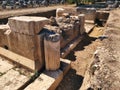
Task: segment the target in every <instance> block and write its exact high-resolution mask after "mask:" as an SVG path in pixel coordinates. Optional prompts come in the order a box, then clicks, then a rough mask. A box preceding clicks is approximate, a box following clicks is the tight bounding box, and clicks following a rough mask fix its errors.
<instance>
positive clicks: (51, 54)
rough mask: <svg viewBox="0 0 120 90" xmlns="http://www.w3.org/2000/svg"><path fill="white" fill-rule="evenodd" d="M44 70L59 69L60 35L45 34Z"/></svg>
mask: <svg viewBox="0 0 120 90" xmlns="http://www.w3.org/2000/svg"><path fill="white" fill-rule="evenodd" d="M44 50H45V67H46V70H57V69H59V67H60V34H47V35H46V36H45V39H44Z"/></svg>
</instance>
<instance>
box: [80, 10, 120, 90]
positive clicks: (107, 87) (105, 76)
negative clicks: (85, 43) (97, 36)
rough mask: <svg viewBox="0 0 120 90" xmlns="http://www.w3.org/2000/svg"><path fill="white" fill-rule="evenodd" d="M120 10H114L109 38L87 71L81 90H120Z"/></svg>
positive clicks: (110, 21)
mask: <svg viewBox="0 0 120 90" xmlns="http://www.w3.org/2000/svg"><path fill="white" fill-rule="evenodd" d="M119 12H120V9H117V10H113V11H111V13H110V16H109V19H108V21H107V25H106V30H105V32H104V34H105V35H106V36H108V38H106V39H104V40H103V41H102V46H101V47H100V48H98V49H97V52H96V55H95V56H94V58H93V62H92V63H91V65H90V66H89V68H88V69H87V71H86V74H85V79H84V82H83V84H82V87H81V90H120V13H119Z"/></svg>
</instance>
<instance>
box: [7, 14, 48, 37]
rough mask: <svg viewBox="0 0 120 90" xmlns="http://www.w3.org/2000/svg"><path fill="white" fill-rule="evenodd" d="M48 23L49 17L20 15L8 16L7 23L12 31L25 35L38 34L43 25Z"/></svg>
mask: <svg viewBox="0 0 120 90" xmlns="http://www.w3.org/2000/svg"><path fill="white" fill-rule="evenodd" d="M48 23H49V19H47V18H45V17H33V16H20V17H12V18H9V21H8V24H9V26H10V29H11V30H12V31H14V32H18V33H23V34H27V35H35V34H38V33H39V32H40V31H41V30H42V28H43V27H44V25H46V24H48Z"/></svg>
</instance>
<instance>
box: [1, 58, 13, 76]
mask: <svg viewBox="0 0 120 90" xmlns="http://www.w3.org/2000/svg"><path fill="white" fill-rule="evenodd" d="M13 67H14V66H13V65H12V64H10V63H8V62H7V61H5V60H4V59H3V58H1V57H0V76H1V75H2V74H3V73H6V72H7V71H8V70H10V69H12V68H13Z"/></svg>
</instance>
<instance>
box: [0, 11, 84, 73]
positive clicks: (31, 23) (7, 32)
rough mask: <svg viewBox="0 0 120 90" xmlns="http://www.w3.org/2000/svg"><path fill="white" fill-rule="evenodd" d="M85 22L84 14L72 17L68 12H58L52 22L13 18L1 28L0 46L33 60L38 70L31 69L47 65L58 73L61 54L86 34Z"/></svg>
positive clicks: (37, 18)
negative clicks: (70, 44)
mask: <svg viewBox="0 0 120 90" xmlns="http://www.w3.org/2000/svg"><path fill="white" fill-rule="evenodd" d="M84 22H85V17H84V14H79V15H76V16H75V15H73V16H72V15H70V14H69V13H64V10H58V11H57V12H56V17H51V18H50V19H48V18H45V17H33V16H19V17H12V18H9V21H8V24H7V25H1V26H0V47H3V48H5V49H8V50H10V51H12V52H14V53H16V54H19V55H20V56H24V57H26V58H28V59H30V60H32V61H33V64H34V67H33V68H29V67H28V68H29V69H31V70H33V71H35V70H41V69H42V68H43V67H44V66H45V67H46V70H57V69H59V67H60V58H61V51H64V49H65V47H66V46H67V45H68V44H69V43H71V42H72V41H73V40H75V39H76V38H78V37H81V36H82V35H83V34H84V32H85V29H84ZM13 57H14V56H13ZM18 63H19V62H18ZM26 64H27V63H26Z"/></svg>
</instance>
